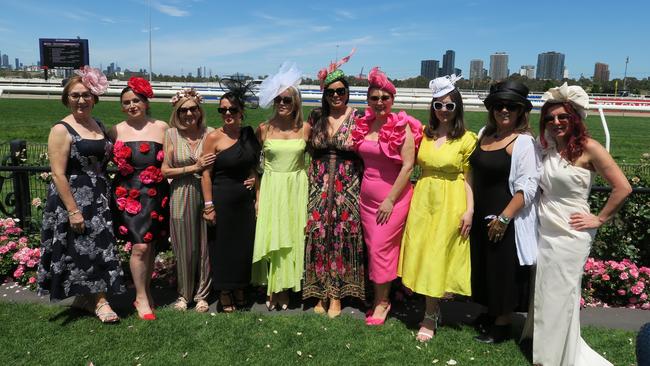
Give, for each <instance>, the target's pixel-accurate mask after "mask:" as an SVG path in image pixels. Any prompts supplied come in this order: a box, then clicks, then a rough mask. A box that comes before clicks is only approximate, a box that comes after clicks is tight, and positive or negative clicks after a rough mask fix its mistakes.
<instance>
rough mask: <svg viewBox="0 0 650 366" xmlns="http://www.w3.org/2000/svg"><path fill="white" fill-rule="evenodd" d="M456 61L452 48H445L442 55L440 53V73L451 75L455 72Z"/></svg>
mask: <svg viewBox="0 0 650 366" xmlns="http://www.w3.org/2000/svg"><path fill="white" fill-rule="evenodd" d="M455 62H456V52H455V51H454V50H447V51H446V52H445V54H444V55H442V73H441V75H440V76H443V75H451V74H453V73H454V72H455V68H456V67H455V66H454V64H455Z"/></svg>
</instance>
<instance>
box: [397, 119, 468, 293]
mask: <svg viewBox="0 0 650 366" xmlns="http://www.w3.org/2000/svg"><path fill="white" fill-rule="evenodd" d="M476 141H477V138H476V134H475V133H473V132H470V131H467V132H465V134H464V135H463V136H462V137H461V138H458V139H453V140H450V139H448V140H447V141H446V142H445V143H444V144H442V146H440V147H439V148H436V146H435V141H434V140H433V139H432V138H429V137H426V136H424V138H423V139H422V144H421V145H420V150H419V151H418V156H417V160H416V162H417V165H419V166H420V167H421V168H422V175H421V176H420V179H419V180H418V182H417V183H416V185H415V190H414V192H413V199H412V200H411V208H410V210H409V215H408V219H407V221H406V229H405V230H404V237H403V238H402V247H401V251H400V258H399V266H398V269H397V272H398V275H399V276H400V277H402V283H403V284H404V285H405V286H407V287H408V288H410V289H411V290H413V291H414V292H417V293H419V294H424V295H427V296H431V297H438V298H439V297H443V296H444V295H445V294H446V293H453V294H459V295H465V296H469V295H471V282H470V275H471V266H470V256H469V238H465V239H463V238H462V237H461V236H460V229H459V226H460V218H461V216H462V214H463V213H464V212H465V210H466V208H467V202H466V194H465V175H466V174H467V173H468V171H469V156H470V155H471V154H472V151H474V148H475V147H476Z"/></svg>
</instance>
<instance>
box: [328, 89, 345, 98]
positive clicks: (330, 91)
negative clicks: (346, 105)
mask: <svg viewBox="0 0 650 366" xmlns="http://www.w3.org/2000/svg"><path fill="white" fill-rule="evenodd" d="M347 92H348V91H347V90H346V89H345V88H336V89H325V95H326V96H328V97H333V96H334V94H336V95H338V96H339V97H342V96H344V95H345V93H347Z"/></svg>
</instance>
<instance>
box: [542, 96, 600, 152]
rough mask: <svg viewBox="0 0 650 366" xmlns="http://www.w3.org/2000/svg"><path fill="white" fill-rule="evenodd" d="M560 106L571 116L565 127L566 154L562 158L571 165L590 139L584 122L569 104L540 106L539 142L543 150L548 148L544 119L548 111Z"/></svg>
mask: <svg viewBox="0 0 650 366" xmlns="http://www.w3.org/2000/svg"><path fill="white" fill-rule="evenodd" d="M557 105H561V106H563V107H564V109H565V110H566V111H567V113H568V114H569V115H570V116H571V117H569V125H568V126H567V131H566V135H565V136H567V137H566V138H567V144H566V152H565V154H564V155H563V156H562V157H563V158H565V159H566V160H568V161H569V162H571V163H575V161H576V160H577V159H578V158H579V157H580V156H581V155H582V153H583V152H584V147H585V145H586V144H587V139H588V138H589V137H590V136H589V132H588V131H587V126H585V123H584V121H583V120H582V117H581V116H580V114H579V113H578V112H577V111H576V109H575V108H574V107H573V105H571V103H569V102H564V103H545V104H544V105H543V106H542V110H541V112H540V117H539V142H540V143H541V145H542V147H543V148H545V149H546V148H548V141H547V140H546V135H545V133H546V123H544V117H546V115H548V110H549V109H551V107H554V106H557Z"/></svg>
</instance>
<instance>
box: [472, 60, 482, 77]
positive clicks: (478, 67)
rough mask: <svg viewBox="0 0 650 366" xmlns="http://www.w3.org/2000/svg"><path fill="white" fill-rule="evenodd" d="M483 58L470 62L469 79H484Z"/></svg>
mask: <svg viewBox="0 0 650 366" xmlns="http://www.w3.org/2000/svg"><path fill="white" fill-rule="evenodd" d="M483 70H484V68H483V60H479V59H475V60H472V61H470V62H469V79H470V80H481V79H483Z"/></svg>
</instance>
